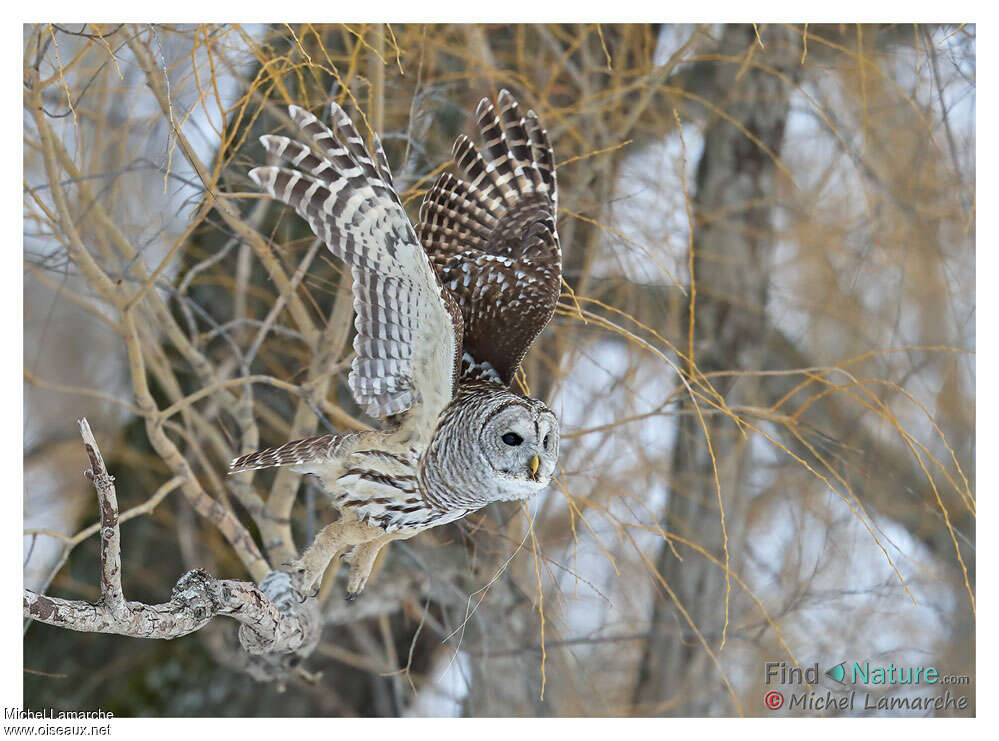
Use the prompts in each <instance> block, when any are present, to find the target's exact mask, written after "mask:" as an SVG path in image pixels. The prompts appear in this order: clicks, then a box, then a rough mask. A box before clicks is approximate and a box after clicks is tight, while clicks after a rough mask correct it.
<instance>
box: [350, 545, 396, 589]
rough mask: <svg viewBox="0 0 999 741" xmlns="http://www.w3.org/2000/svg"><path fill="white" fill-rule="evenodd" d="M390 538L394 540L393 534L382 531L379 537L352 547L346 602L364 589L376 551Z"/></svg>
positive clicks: (373, 563)
mask: <svg viewBox="0 0 999 741" xmlns="http://www.w3.org/2000/svg"><path fill="white" fill-rule="evenodd" d="M392 540H395V536H392V535H385V534H384V533H383V534H382V536H381V537H379V538H375V539H374V540H369V541H368V542H367V543H364V544H363V545H359V546H357V548H355V549H354V553H353V555H352V556H351V559H350V576H348V577H347V601H348V602H353V601H354V600H355V599H357V597H358V595H360V594H361V592H362V591H364V585H365V584H367V583H368V577H369V576H371V569H372V567H374V565H375V559H376V558H377V557H378V552H379V551H381V549H382V548H383V547H384V546H385V545H386V544H387V543H388V542H389V541H392Z"/></svg>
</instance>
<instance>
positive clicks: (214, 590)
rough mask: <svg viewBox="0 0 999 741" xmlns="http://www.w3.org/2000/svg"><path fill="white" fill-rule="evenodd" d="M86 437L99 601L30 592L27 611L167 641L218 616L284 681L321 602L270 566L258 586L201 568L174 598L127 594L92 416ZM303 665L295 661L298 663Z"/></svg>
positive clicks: (268, 675) (110, 488)
mask: <svg viewBox="0 0 999 741" xmlns="http://www.w3.org/2000/svg"><path fill="white" fill-rule="evenodd" d="M80 434H81V435H82V437H83V444H84V447H85V448H86V451H87V457H88V458H89V459H90V468H89V469H88V470H87V471H86V477H87V478H88V479H89V480H90V481H92V482H93V483H94V487H95V488H96V490H97V501H98V505H99V508H100V513H101V523H100V532H101V550H100V554H101V555H100V558H101V598H100V599H99V600H98V601H97V602H94V603H91V602H84V601H82V600H65V599H59V598H57V597H49V596H46V595H43V594H38V593H37V592H33V591H31V590H29V589H25V590H24V616H25V617H26V618H32V619H34V620H39V621H41V622H43V623H48V624H49V625H56V626H59V627H61V628H67V629H69V630H76V631H81V632H88V633H114V634H117V635H125V636H131V637H133V638H158V639H164V640H169V639H171V638H178V637H180V636H183V635H187V634H188V633H193V632H194V631H196V630H200V629H201V628H203V627H204V626H205V625H207V624H208V623H209V622H211V621H212V619H214V618H215V617H216V616H219V615H224V616H228V617H231V618H233V619H234V620H236V621H237V622H238V623H239V624H240V629H239V642H240V645H241V646H242V648H243V649H244V650H245V651H246V652H247V653H248V654H251V655H252V656H256V657H264V658H263V660H262V662H258V664H257V665H256V671H254V672H253V673H254V675H255V676H257V677H258V678H261V679H278V678H280V677H281V676H282V675H283V673H285V672H286V671H287V670H288V669H289V668H290V666H291V664H292V662H288V661H282V660H281V658H280V657H281V656H282V655H288V654H293V653H297V654H299V655H301V656H305V655H308V654H309V653H311V652H312V650H313V648H315V645H316V643H317V642H318V640H319V632H320V620H319V610H318V604H317V601H316V600H314V599H309V598H307V597H306V596H305V595H303V594H302V593H301V591H300V590H299V587H298V585H297V584H296V583H295V581H294V578H293V577H292V575H290V574H288V573H286V572H282V571H272V572H271V573H269V574H268V575H267V576H266V577H265V578H264V579H263V580H262V581H261V582H260V584H259V586H258V585H256V584H253V583H251V582H245V581H236V580H232V579H217V578H215V577H214V576H212V575H210V574H208V573H206V572H205V571H203V570H201V569H194V570H192V571H188V572H187V573H186V574H184V575H183V576H182V577H181V578H180V579H179V580H178V581H177V584H176V585H175V586H174V588H173V593H172V594H171V597H170V601H169V602H164V603H162V604H158V605H146V604H143V603H141V602H130V601H127V600H126V599H125V596H124V593H123V591H122V585H121V531H120V527H119V516H118V497H117V493H116V491H115V486H114V477H113V476H111V475H110V474H109V473H108V471H107V468H106V467H105V465H104V458H103V456H102V455H101V451H100V448H99V447H98V445H97V441H96V439H95V438H94V435H93V432H92V431H91V429H90V425H89V424H88V423H87V420H86V419H82V420H80ZM295 663H297V662H295Z"/></svg>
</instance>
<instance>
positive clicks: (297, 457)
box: [229, 435, 342, 475]
mask: <svg viewBox="0 0 999 741" xmlns="http://www.w3.org/2000/svg"><path fill="white" fill-rule="evenodd" d="M341 439H342V437H341V436H340V435H321V436H319V437H307V438H305V439H303V440H295V441H294V442H290V443H285V444H284V445H280V446H278V447H276V448H266V449H264V450H258V451H257V452H255V453H250V454H249V455H244V456H241V457H239V458H233V460H232V462H231V463H230V464H229V475H232V474H235V473H242V472H243V471H255V470H257V469H260V468H276V467H278V466H301V465H307V464H309V463H319V462H322V461H326V460H329V459H330V458H331V457H332V456H333V453H334V449H335V446H336V444H337V443H338V442H339V441H340V440H341Z"/></svg>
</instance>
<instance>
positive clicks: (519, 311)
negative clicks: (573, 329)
mask: <svg viewBox="0 0 999 741" xmlns="http://www.w3.org/2000/svg"><path fill="white" fill-rule="evenodd" d="M499 106H500V112H499V116H497V114H496V109H495V107H494V106H493V104H492V103H490V102H489V101H488V100H485V99H484V100H483V101H482V102H481V103H479V107H478V109H477V111H476V120H477V123H478V127H479V132H480V135H481V138H482V140H483V142H484V145H485V149H484V151H485V154H483V153H482V152H480V151H479V150H478V149H477V148H476V147H475V145H474V144H473V143H472V142H471V140H469V139H468V138H467V137H465V136H460V137H458V140H457V141H456V142H455V144H454V152H453V156H454V162H455V168H456V169H457V170H458V171H459V173H461V175H462V177H463V178H464V180H462V179H459V178H456V177H454V176H453V175H450V174H446V173H445V174H444V175H441V176H440V178H438V180H437V182H436V183H435V184H434V187H433V188H432V189H431V190H430V193H428V194H427V197H426V198H425V199H424V201H423V205H422V207H421V209H420V220H421V224H420V240H421V241H422V242H423V246H424V248H425V249H426V250H427V252H428V254H429V255H430V259H431V260H432V261H433V263H434V267H435V268H436V269H437V273H438V275H440V278H441V281H442V282H443V283H444V285H445V286H446V287H447V289H448V290H449V291H451V292H452V293H453V294H454V295H455V298H456V299H457V301H458V305H459V306H460V307H461V310H462V316H463V322H464V337H463V343H462V349H463V351H464V353H465V354H466V355H468V356H470V357H471V358H472V361H473V362H472V363H471V364H470V365H471V366H475V365H478V364H482V363H488V364H489V365H490V367H491V368H492V369H493V370H494V371H495V372H496V373H497V374H498V375H499V377H500V379H501V380H502V382H503V383H504V384H505V385H507V386H509V385H510V383H511V382H512V381H513V377H514V374H515V373H516V372H517V368H518V367H520V363H521V361H522V360H523V357H524V355H525V353H526V352H527V349H528V347H530V345H531V343H532V342H533V341H534V338H535V337H537V336H538V334H539V333H540V332H541V330H542V329H544V327H545V325H547V324H548V321H549V320H550V319H551V316H552V314H553V313H554V311H555V304H556V303H557V302H558V295H559V290H560V288H561V284H562V252H561V248H560V247H559V241H558V233H557V231H556V228H555V215H556V211H557V208H558V196H557V188H556V177H555V165H554V156H553V155H552V150H551V144H550V143H549V142H548V134H547V132H545V130H544V129H543V128H542V127H541V124H540V123H539V122H538V119H537V116H536V115H535V114H534V111H528V113H527V116H526V117H524V116H521V114H520V108H519V106H518V105H517V101H516V100H514V98H513V96H512V95H510V93H508V92H507V91H506V90H504V91H502V92H501V93H500V95H499Z"/></svg>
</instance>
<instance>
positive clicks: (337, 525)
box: [290, 517, 385, 589]
mask: <svg viewBox="0 0 999 741" xmlns="http://www.w3.org/2000/svg"><path fill="white" fill-rule="evenodd" d="M384 535H385V531H383V530H381V529H379V528H376V527H371V526H369V525H365V524H364V523H362V522H360V521H359V520H356V519H353V518H346V517H341V518H340V519H339V520H337V521H336V522H333V523H330V524H329V525H327V526H326V527H324V528H323V529H322V530H320V531H319V534H318V535H316V539H315V540H313V541H312V545H310V546H309V547H308V548H306V549H305V553H303V554H302V557H301V558H299V559H298V560H297V561H293V562H292V563H291V564H290V566H291V567H292V569H297V570H299V571H301V572H302V586H303V587H304V588H305V589H309V588H311V587H312V586H313V585H314V584H315V583H316V582H318V581H319V580H320V579H321V578H322V576H323V574H325V573H326V569H327V567H328V566H329V564H330V561H332V560H333V558H334V556H336V555H337V553H343V552H344V551H346V550H347V549H348V548H352V547H353V546H360V545H361V544H362V543H367V542H368V541H370V540H372V539H373V538H378V537H379V536H384Z"/></svg>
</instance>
